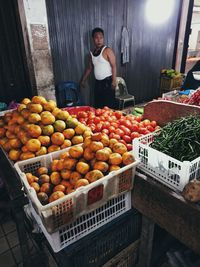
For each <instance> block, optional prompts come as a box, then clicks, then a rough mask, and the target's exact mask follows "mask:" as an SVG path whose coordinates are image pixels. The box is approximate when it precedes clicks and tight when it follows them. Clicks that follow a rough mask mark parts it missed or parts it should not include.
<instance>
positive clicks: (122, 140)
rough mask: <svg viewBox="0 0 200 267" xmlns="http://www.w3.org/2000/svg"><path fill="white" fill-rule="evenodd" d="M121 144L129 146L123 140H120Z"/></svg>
mask: <svg viewBox="0 0 200 267" xmlns="http://www.w3.org/2000/svg"><path fill="white" fill-rule="evenodd" d="M119 142H120V143H122V144H124V145H125V146H127V143H126V141H124V140H123V139H120V140H119Z"/></svg>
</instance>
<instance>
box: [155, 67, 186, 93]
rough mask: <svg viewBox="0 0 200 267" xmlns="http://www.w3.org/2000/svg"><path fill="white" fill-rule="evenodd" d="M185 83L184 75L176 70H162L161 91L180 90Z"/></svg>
mask: <svg viewBox="0 0 200 267" xmlns="http://www.w3.org/2000/svg"><path fill="white" fill-rule="evenodd" d="M182 83H183V74H182V73H180V72H178V71H176V70H174V69H162V70H161V75H160V91H161V92H166V91H172V90H173V89H176V88H177V89H178V88H180V87H181V85H182Z"/></svg>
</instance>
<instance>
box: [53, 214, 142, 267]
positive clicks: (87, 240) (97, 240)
mask: <svg viewBox="0 0 200 267" xmlns="http://www.w3.org/2000/svg"><path fill="white" fill-rule="evenodd" d="M140 232H141V215H140V214H139V213H138V212H137V211H136V210H135V209H131V210H130V211H128V212H126V213H125V214H123V215H121V216H120V217H118V218H117V219H115V220H113V221H112V222H110V223H108V224H106V225H105V226H103V227H101V228H99V229H98V230H96V231H94V232H93V233H91V234H89V235H88V236H86V237H84V238H82V239H81V240H80V241H77V242H76V243H74V244H73V245H71V246H69V247H67V248H66V249H63V250H62V251H61V252H59V253H58V255H59V256H58V258H59V266H63V267H64V266H70V267H100V266H102V265H103V264H105V263H106V262H108V261H109V260H110V259H111V258H113V257H114V256H116V255H117V254H118V253H119V252H120V251H121V250H123V249H124V248H126V247H127V246H129V245H130V244H132V243H133V242H134V241H136V240H137V239H138V238H139V237H140Z"/></svg>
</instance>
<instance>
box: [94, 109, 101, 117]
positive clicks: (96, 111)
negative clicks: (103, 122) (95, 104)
mask: <svg viewBox="0 0 200 267" xmlns="http://www.w3.org/2000/svg"><path fill="white" fill-rule="evenodd" d="M95 114H96V115H97V116H100V115H101V114H102V110H101V109H100V108H97V109H96V110H95Z"/></svg>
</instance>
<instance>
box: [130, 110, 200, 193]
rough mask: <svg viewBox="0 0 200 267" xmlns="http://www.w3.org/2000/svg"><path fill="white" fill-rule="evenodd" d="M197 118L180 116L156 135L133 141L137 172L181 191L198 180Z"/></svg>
mask: <svg viewBox="0 0 200 267" xmlns="http://www.w3.org/2000/svg"><path fill="white" fill-rule="evenodd" d="M199 140H200V117H198V116H195V115H194V116H189V117H183V118H180V119H178V120H175V121H173V122H170V123H168V124H167V125H165V126H164V127H163V128H162V129H161V130H160V131H159V132H155V133H152V134H149V135H147V136H143V137H140V138H138V139H136V140H134V144H133V147H134V155H135V157H136V159H138V160H139V159H140V160H141V163H140V166H139V167H140V169H142V170H143V171H144V172H146V173H149V174H150V176H152V177H154V178H155V179H157V180H158V181H160V182H161V183H163V184H165V185H167V186H168V187H170V188H172V189H174V190H178V191H182V190H183V189H184V187H185V186H186V185H187V183H188V182H189V181H191V180H193V179H199V178H200V143H199Z"/></svg>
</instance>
